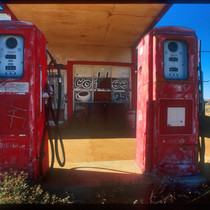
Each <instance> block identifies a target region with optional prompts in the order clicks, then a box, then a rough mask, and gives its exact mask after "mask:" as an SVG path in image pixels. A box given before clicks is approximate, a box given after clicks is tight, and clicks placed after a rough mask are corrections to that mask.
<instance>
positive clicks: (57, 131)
mask: <svg viewBox="0 0 210 210" xmlns="http://www.w3.org/2000/svg"><path fill="white" fill-rule="evenodd" d="M46 52H47V54H48V55H49V56H50V59H51V61H50V63H49V68H48V71H50V69H51V67H52V65H54V67H55V68H57V71H58V103H57V110H56V116H55V113H54V110H53V108H52V103H51V104H49V110H50V112H51V115H52V118H53V121H54V123H55V129H54V139H55V155H56V159H57V162H58V164H59V165H60V166H61V167H63V166H64V165H65V150H64V145H63V140H62V137H61V133H60V129H59V117H60V106H61V73H60V67H61V66H63V65H61V64H57V62H56V60H55V59H54V57H53V56H52V55H51V53H50V52H49V51H48V50H46ZM49 132H50V129H49V131H48V133H49ZM49 134H50V135H49V140H50V146H51V151H52V156H51V166H50V167H51V168H52V167H53V165H54V159H55V158H54V146H53V141H52V136H51V132H50V133H49ZM58 141H59V142H60V146H61V153H62V161H61V158H60V155H59V151H58Z"/></svg>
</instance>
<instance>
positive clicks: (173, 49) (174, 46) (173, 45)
mask: <svg viewBox="0 0 210 210" xmlns="http://www.w3.org/2000/svg"><path fill="white" fill-rule="evenodd" d="M168 49H169V50H170V51H171V52H176V51H177V50H178V45H177V43H176V42H170V43H169V44H168Z"/></svg>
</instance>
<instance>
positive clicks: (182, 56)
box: [164, 40, 188, 80]
mask: <svg viewBox="0 0 210 210" xmlns="http://www.w3.org/2000/svg"><path fill="white" fill-rule="evenodd" d="M187 58H188V56H187V43H186V42H185V41H182V40H166V41H165V42H164V77H165V79H171V80H186V79H187V77H188V61H187Z"/></svg>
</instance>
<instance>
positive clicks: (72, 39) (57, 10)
mask: <svg viewBox="0 0 210 210" xmlns="http://www.w3.org/2000/svg"><path fill="white" fill-rule="evenodd" d="M169 7H170V5H167V4H47V3H46V4H8V5H4V9H5V8H7V12H8V11H9V12H10V11H11V12H12V14H13V15H14V16H13V15H12V17H13V19H15V17H16V19H17V20H20V21H26V22H31V23H33V24H35V25H36V26H37V27H38V28H39V29H40V30H41V31H42V32H43V33H44V35H45V37H46V39H47V41H48V46H49V48H50V46H51V45H53V46H56V45H60V46H72V45H83V46H96V47H97V46H100V47H133V46H135V45H136V43H137V42H138V41H139V39H140V38H142V36H143V35H144V34H145V33H147V32H148V31H149V30H150V29H152V27H154V25H155V24H156V23H157V22H158V21H159V20H160V18H161V17H162V16H163V15H164V14H165V12H166V11H167V10H168V9H169Z"/></svg>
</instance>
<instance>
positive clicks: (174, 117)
mask: <svg viewBox="0 0 210 210" xmlns="http://www.w3.org/2000/svg"><path fill="white" fill-rule="evenodd" d="M167 126H169V127H171V126H172V127H174V126H180V127H184V126H185V107H168V109H167Z"/></svg>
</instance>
